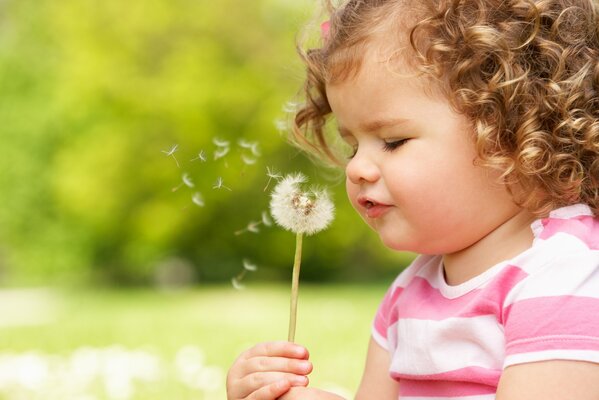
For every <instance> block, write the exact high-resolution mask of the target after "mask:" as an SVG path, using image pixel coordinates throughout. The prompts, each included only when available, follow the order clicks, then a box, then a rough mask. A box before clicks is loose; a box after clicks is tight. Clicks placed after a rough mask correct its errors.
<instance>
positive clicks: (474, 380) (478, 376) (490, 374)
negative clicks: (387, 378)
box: [391, 367, 501, 397]
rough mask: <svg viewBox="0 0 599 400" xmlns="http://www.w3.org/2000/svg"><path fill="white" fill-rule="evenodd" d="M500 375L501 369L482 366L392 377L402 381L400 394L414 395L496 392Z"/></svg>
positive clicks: (462, 394) (459, 394)
mask: <svg viewBox="0 0 599 400" xmlns="http://www.w3.org/2000/svg"><path fill="white" fill-rule="evenodd" d="M500 376H501V370H490V369H486V368H481V367H467V368H460V369H457V370H455V371H450V372H444V373H442V374H434V375H417V376H413V375H403V374H394V373H392V374H391V377H392V378H394V379H396V380H398V381H400V385H399V390H400V395H402V396H414V397H418V396H421V397H427V396H429V397H449V396H474V395H484V394H494V393H495V392H496V390H497V384H498V383H499V377H500Z"/></svg>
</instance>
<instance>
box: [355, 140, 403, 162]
mask: <svg viewBox="0 0 599 400" xmlns="http://www.w3.org/2000/svg"><path fill="white" fill-rule="evenodd" d="M408 140H410V139H399V140H395V141H393V142H384V143H383V151H388V152H392V151H393V150H395V149H397V148H398V147H401V146H403V145H404V144H405V143H406V142H407V141H408ZM357 152H358V148H357V147H356V148H354V149H353V150H352V154H351V155H350V156H349V157H348V158H349V159H350V160H351V159H352V158H354V156H355V155H356V153H357Z"/></svg>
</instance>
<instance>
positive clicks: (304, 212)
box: [270, 173, 335, 235]
mask: <svg viewBox="0 0 599 400" xmlns="http://www.w3.org/2000/svg"><path fill="white" fill-rule="evenodd" d="M306 182H307V178H306V177H305V176H304V175H302V174H300V173H298V174H294V175H287V176H286V177H285V178H283V179H282V180H281V181H280V182H279V183H278V184H277V185H276V186H275V188H274V190H273V192H272V195H271V200H270V212H271V214H272V216H273V217H274V219H275V222H276V223H277V224H279V225H281V226H282V227H283V228H285V229H287V230H289V231H292V232H294V233H301V234H307V235H312V234H314V233H316V232H319V231H321V230H323V229H325V228H326V227H327V226H328V225H329V224H330V223H331V221H333V216H334V212H335V206H334V205H333V203H332V202H331V200H330V198H329V195H328V193H327V192H326V191H325V190H318V189H315V188H311V189H310V190H309V191H307V192H304V191H302V190H301V187H300V186H301V184H302V183H306Z"/></svg>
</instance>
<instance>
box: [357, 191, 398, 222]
mask: <svg viewBox="0 0 599 400" xmlns="http://www.w3.org/2000/svg"><path fill="white" fill-rule="evenodd" d="M358 204H359V205H360V207H362V208H363V209H364V213H365V214H366V216H367V217H368V218H373V219H374V218H378V217H380V216H382V215H383V214H385V213H386V212H387V211H389V210H390V209H391V207H392V206H391V205H389V204H385V203H380V202H378V201H377V200H374V199H373V198H370V197H367V196H359V197H358Z"/></svg>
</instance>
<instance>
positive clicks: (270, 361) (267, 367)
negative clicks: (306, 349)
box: [240, 357, 312, 376]
mask: <svg viewBox="0 0 599 400" xmlns="http://www.w3.org/2000/svg"><path fill="white" fill-rule="evenodd" d="M240 372H241V376H243V375H250V374H252V373H255V372H288V373H292V374H297V375H307V374H309V373H310V372H312V363H311V362H310V361H308V360H297V359H294V358H283V357H254V358H251V359H249V360H246V361H245V362H244V363H243V364H242V365H240Z"/></svg>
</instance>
